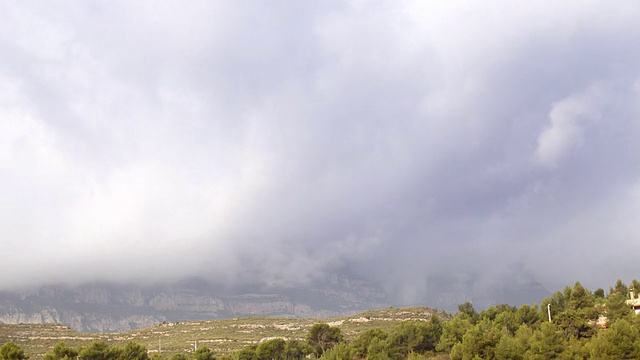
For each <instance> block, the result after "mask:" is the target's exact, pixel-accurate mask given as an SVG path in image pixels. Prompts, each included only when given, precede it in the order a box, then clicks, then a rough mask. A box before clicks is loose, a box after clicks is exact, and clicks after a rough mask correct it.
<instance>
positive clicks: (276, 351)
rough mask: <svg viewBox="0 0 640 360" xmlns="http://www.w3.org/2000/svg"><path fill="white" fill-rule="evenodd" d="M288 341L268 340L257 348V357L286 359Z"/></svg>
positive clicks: (260, 359)
mask: <svg viewBox="0 0 640 360" xmlns="http://www.w3.org/2000/svg"><path fill="white" fill-rule="evenodd" d="M285 347H286V343H285V341H284V340H283V339H272V340H267V341H265V342H263V343H261V344H260V345H258V348H257V349H256V357H257V358H258V360H276V359H278V360H279V359H284V351H285Z"/></svg>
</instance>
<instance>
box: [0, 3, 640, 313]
mask: <svg viewBox="0 0 640 360" xmlns="http://www.w3.org/2000/svg"><path fill="white" fill-rule="evenodd" d="M0 14H1V15H0V19H1V20H0V54H2V56H0V189H1V192H0V238H1V239H2V246H1V250H0V254H1V255H2V260H1V261H0V273H2V274H5V276H3V277H2V279H1V280H0V288H11V287H15V286H21V285H34V286H35V285H42V284H46V283H51V282H68V283H82V282H90V281H114V282H153V281H173V280H179V279H181V278H184V277H190V276H195V275H197V276H203V277H205V278H208V279H213V280H216V281H223V282H227V283H237V284H241V283H257V284H264V285H266V286H289V285H300V284H307V283H309V282H311V281H314V280H315V279H318V278H319V277H321V276H323V274H327V273H331V272H336V271H339V272H346V273H352V274H358V275H359V276H364V277H366V278H368V279H371V280H374V281H378V282H380V283H382V284H384V286H386V288H387V289H389V290H390V291H393V292H394V293H396V294H398V296H399V297H400V298H402V299H403V300H405V301H408V302H410V301H416V300H419V299H421V298H424V297H425V296H427V295H428V294H429V293H430V289H432V290H433V289H434V287H433V286H432V285H430V284H433V283H435V282H437V281H438V279H449V280H447V281H458V280H459V281H460V282H461V283H468V281H467V280H468V279H473V284H474V285H473V286H474V287H477V288H478V289H481V288H483V287H490V286H492V285H495V284H498V283H501V282H504V281H508V280H509V279H510V278H513V277H525V278H531V279H535V280H536V281H538V282H540V283H541V284H542V285H543V286H545V287H546V288H547V289H549V290H551V291H554V290H557V289H561V288H562V287H564V286H565V285H571V284H573V283H574V282H575V281H581V282H582V283H583V284H584V285H585V286H587V287H590V288H592V289H595V288H597V287H604V288H606V287H608V286H609V285H612V284H613V283H614V282H615V280H616V279H618V278H621V279H623V280H624V281H625V282H628V281H630V280H631V279H633V278H640V258H638V256H637V254H638V253H639V251H638V250H640V241H639V240H640V31H639V30H638V24H640V2H637V1H635V0H621V1H616V2H615V3H611V2H605V1H589V0H586V1H579V2H577V1H527V0H525V1H518V2H513V1H507V0H504V1H501V0H496V1H491V2H476V1H411V0H393V1H385V0H380V1H366V0H352V1H346V0H345V1H322V2H319V1H318V2H316V1H299V2H292V1H279V0H275V1H268V2H267V1H243V0H240V1H198V0H192V1H160V2H158V1H142V0H141V1H134V2H132V1H117V0H116V1H100V0H98V1H89V2H87V1H75V0H73V1H72V0H61V1H58V2H55V3H54V2H41V1H28V0H27V1H19V2H14V1H0ZM7 274H10V276H6V275H7ZM455 279H458V280H455ZM465 279H467V280H465ZM465 281H466V282H465Z"/></svg>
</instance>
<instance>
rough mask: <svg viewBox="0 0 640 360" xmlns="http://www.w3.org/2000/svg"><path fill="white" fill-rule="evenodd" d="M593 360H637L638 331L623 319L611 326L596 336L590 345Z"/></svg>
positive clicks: (638, 350)
mask: <svg viewBox="0 0 640 360" xmlns="http://www.w3.org/2000/svg"><path fill="white" fill-rule="evenodd" d="M590 350H591V351H590V354H591V357H592V358H593V359H603V360H605V359H606V360H609V359H611V360H614V359H638V358H640V336H639V332H638V329H637V328H636V327H635V326H634V325H631V324H630V323H629V322H628V321H626V320H624V319H619V320H617V321H615V322H614V323H613V324H611V328H609V329H608V330H607V331H603V332H601V333H599V334H598V336H596V337H595V338H594V339H593V341H592V342H591V344H590Z"/></svg>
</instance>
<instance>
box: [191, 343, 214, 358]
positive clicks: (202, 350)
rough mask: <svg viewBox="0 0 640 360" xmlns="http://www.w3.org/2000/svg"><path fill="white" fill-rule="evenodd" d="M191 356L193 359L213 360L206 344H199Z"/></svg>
mask: <svg viewBox="0 0 640 360" xmlns="http://www.w3.org/2000/svg"><path fill="white" fill-rule="evenodd" d="M193 358H194V359H195V360H214V359H215V358H216V357H215V356H213V352H212V351H211V349H209V348H208V347H206V346H201V347H199V348H198V350H196V351H194V352H193Z"/></svg>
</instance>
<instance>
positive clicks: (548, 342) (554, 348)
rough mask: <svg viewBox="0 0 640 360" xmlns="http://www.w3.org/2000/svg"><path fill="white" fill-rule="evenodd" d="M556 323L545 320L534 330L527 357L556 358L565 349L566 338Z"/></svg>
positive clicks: (539, 359)
mask: <svg viewBox="0 0 640 360" xmlns="http://www.w3.org/2000/svg"><path fill="white" fill-rule="evenodd" d="M558 330H559V329H558V326H556V325H555V324H554V323H550V322H544V323H542V324H540V328H538V329H537V330H535V331H534V332H533V335H532V336H531V337H530V340H529V351H527V353H526V355H527V356H526V357H525V359H530V360H549V359H555V358H557V357H558V356H559V355H560V354H562V352H563V351H564V349H565V344H564V339H563V336H562V335H561V333H560V332H559V331H558Z"/></svg>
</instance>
